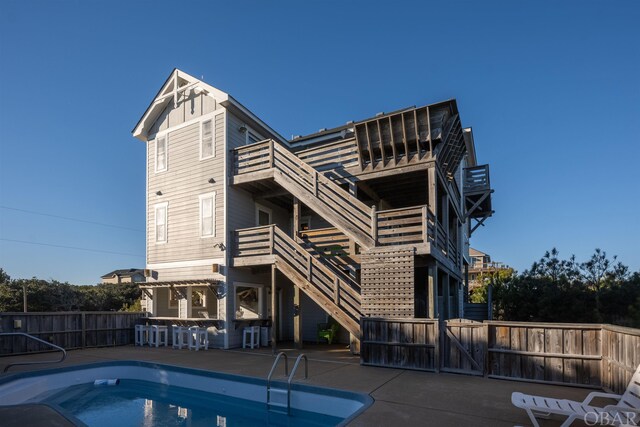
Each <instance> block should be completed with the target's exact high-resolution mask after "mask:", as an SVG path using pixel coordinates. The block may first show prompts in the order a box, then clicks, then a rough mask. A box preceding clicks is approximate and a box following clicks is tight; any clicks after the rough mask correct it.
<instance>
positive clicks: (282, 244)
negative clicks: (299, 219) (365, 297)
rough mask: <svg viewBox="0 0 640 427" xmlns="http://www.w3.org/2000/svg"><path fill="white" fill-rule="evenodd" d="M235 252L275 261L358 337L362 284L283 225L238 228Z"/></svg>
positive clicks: (250, 259)
mask: <svg viewBox="0 0 640 427" xmlns="http://www.w3.org/2000/svg"><path fill="white" fill-rule="evenodd" d="M233 251H234V252H233V255H234V257H236V258H240V257H242V258H247V259H246V261H247V263H248V264H253V265H257V264H267V263H268V264H275V266H276V268H277V269H278V270H280V272H282V273H283V274H284V275H285V276H287V278H288V279H289V280H291V281H292V282H293V284H294V285H295V286H297V287H299V288H300V289H301V290H302V291H303V292H305V293H306V294H307V295H308V296H309V297H310V298H311V299H312V300H313V301H314V302H315V303H316V304H318V305H319V306H320V307H322V308H323V309H324V310H325V311H326V312H327V313H329V314H330V315H331V316H332V317H333V318H334V319H335V320H336V322H338V323H339V324H340V325H342V327H344V328H345V329H346V330H348V331H349V332H350V333H351V334H353V335H354V336H356V337H357V336H359V334H360V317H361V316H362V311H361V298H360V286H359V285H358V283H356V282H355V281H354V280H352V279H351V278H350V277H349V276H347V275H344V274H338V273H337V272H336V271H334V268H333V267H332V266H331V265H330V264H329V263H328V261H326V260H325V259H324V258H322V257H316V256H314V255H313V254H312V253H311V252H309V251H308V250H307V249H305V248H304V247H302V246H301V245H300V244H298V243H297V242H295V241H294V240H293V239H292V238H290V237H289V236H287V235H286V233H285V232H284V231H282V230H281V229H280V228H279V227H277V226H275V225H267V226H263V227H253V228H245V229H240V230H236V231H235V238H234V242H233Z"/></svg>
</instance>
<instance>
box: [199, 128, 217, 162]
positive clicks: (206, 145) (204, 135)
mask: <svg viewBox="0 0 640 427" xmlns="http://www.w3.org/2000/svg"><path fill="white" fill-rule="evenodd" d="M214 155H215V152H214V147H213V121H212V120H211V119H209V120H205V121H204V122H202V124H201V126H200V160H204V159H209V158H211V157H213V156H214Z"/></svg>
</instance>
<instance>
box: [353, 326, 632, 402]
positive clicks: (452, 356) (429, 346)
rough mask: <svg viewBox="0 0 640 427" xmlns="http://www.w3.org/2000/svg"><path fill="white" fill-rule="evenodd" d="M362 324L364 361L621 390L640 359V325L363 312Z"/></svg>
mask: <svg viewBox="0 0 640 427" xmlns="http://www.w3.org/2000/svg"><path fill="white" fill-rule="evenodd" d="M361 331H362V337H361V338H362V340H361V353H360V355H361V356H360V357H361V363H362V364H363V365H372V366H387V367H394V368H405V369H418V370H425V371H444V372H455V373H465V374H473V375H485V376H488V377H491V378H500V379H512V380H523V381H530V382H541V383H550V384H562V385H574V386H582V387H594V388H605V389H608V390H612V391H614V392H616V393H620V392H622V391H624V390H625V388H626V386H627V384H628V382H629V380H630V379H631V376H632V375H633V373H634V371H635V370H636V368H637V367H638V365H639V364H640V330H638V329H631V328H623V327H619V326H613V325H601V324H569V323H530V322H498V321H485V322H483V323H480V322H473V321H469V320H464V319H455V320H448V321H444V322H439V321H438V320H424V319H378V318H363V319H362V320H361Z"/></svg>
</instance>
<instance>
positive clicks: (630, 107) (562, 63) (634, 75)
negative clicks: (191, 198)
mask: <svg viewBox="0 0 640 427" xmlns="http://www.w3.org/2000/svg"><path fill="white" fill-rule="evenodd" d="M638 22H640V2H638V1H637V0H627V1H623V0H616V1H587V0H580V1H562V2H559V1H518V2H514V1H483V2H478V1H467V2H463V1H451V2H443V1H429V2H426V1H425V2H418V1H416V2H406V1H394V2H375V1H362V2H360V1H346V2H345V1H322V2H320V1H317V2H312V1H310V2H280V1H272V2H258V1H255V2H251V1H237V2H208V1H207V2H205V1H203V2H194V1H185V2H167V1H121V2H116V1H109V2H107V1H91V2H84V1H55V2H51V1H30V0H27V1H16V0H3V1H2V2H0V267H1V268H4V269H5V270H6V271H7V272H8V273H9V274H10V275H11V276H12V277H15V278H19V277H24V278H29V277H32V276H37V277H40V278H45V279H48V278H54V279H57V280H61V281H69V282H71V283H76V284H90V283H96V282H98V281H99V277H100V276H101V275H102V274H104V273H107V272H108V271H110V270H112V269H116V268H128V267H143V266H144V253H145V248H144V245H145V243H144V231H143V230H144V221H145V218H144V191H145V183H144V180H145V173H144V161H145V160H144V145H143V143H141V142H139V141H138V140H136V139H134V138H133V137H132V136H131V133H130V131H131V129H132V128H133V126H134V125H135V124H136V122H137V120H138V119H139V117H140V116H141V115H142V113H143V112H144V110H145V108H146V107H147V105H148V103H149V102H150V101H151V99H152V97H153V96H154V95H155V94H156V92H157V90H158V89H159V87H160V85H161V84H162V83H163V82H164V80H165V79H166V77H167V76H168V74H169V73H170V72H171V70H172V69H173V68H174V67H178V68H180V69H183V70H184V71H186V72H188V73H190V74H192V75H194V76H197V77H204V80H205V81H207V82H208V83H210V84H211V85H213V86H216V87H218V88H220V89H222V90H224V91H226V92H228V93H230V94H232V95H233V96H234V97H235V98H236V99H238V100H239V101H240V102H242V103H243V104H245V105H246V106H247V107H249V108H250V109H251V110H253V111H254V112H255V113H256V114H257V115H258V116H260V117H261V118H262V119H263V120H264V121H266V122H267V123H269V124H270V125H271V126H272V127H273V128H275V129H276V130H278V131H279V132H280V133H281V134H283V135H285V136H287V137H290V136H291V135H293V134H306V133H311V132H314V131H317V130H318V129H320V128H325V127H333V126H337V125H340V124H343V123H345V122H346V121H348V120H358V119H362V118H366V117H369V116H372V115H374V114H375V113H377V112H379V111H392V110H395V109H398V108H402V107H406V106H410V105H424V104H428V103H432V102H436V101H440V100H443V99H448V98H457V100H458V107H459V109H460V113H461V118H462V122H463V125H464V126H472V127H473V130H474V136H475V141H476V148H477V152H478V158H479V161H480V162H481V163H490V165H491V180H492V185H493V187H494V188H495V190H496V192H495V193H494V199H493V200H494V208H495V210H496V214H495V216H494V217H493V218H491V219H490V220H488V221H487V226H486V227H484V228H481V229H480V230H479V231H477V232H476V233H475V235H474V238H473V241H472V244H473V245H474V246H475V247H477V248H478V249H481V250H484V251H486V252H489V253H491V254H492V255H493V257H494V259H496V260H501V261H504V262H507V263H509V264H511V265H512V266H514V267H516V268H517V269H519V270H522V269H524V268H527V267H529V266H530V264H531V262H533V261H535V260H537V259H538V258H539V257H540V256H542V254H543V253H544V251H545V250H547V249H550V248H552V247H554V246H555V247H557V248H558V249H559V250H560V253H561V255H562V256H569V255H571V254H576V256H577V257H578V259H584V258H586V257H587V256H589V255H590V254H591V253H592V252H593V250H594V248H596V247H600V248H602V249H604V250H606V251H607V252H608V253H609V254H617V255H618V256H619V259H620V260H621V261H622V262H623V263H625V264H627V265H629V266H630V267H631V268H632V269H633V270H638V269H640V251H639V250H638V242H640V189H639V185H638V175H637V169H638V168H637V165H638V159H639V158H640V144H639V139H640V26H638ZM16 209H20V210H16ZM25 211H29V212H25ZM30 212H38V213H41V214H46V215H40V214H34V213H30ZM61 217H64V218H61ZM66 218H73V219H78V220H82V221H86V222H80V221H75V220H70V219H66ZM114 226H117V227H114ZM24 242H32V243H38V244H29V243H24ZM42 244H46V245H56V246H44V245H42ZM58 246H64V247H58ZM71 248H84V249H91V250H92V251H88V250H78V249H71ZM99 251H101V252H99Z"/></svg>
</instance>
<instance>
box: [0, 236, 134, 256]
mask: <svg viewBox="0 0 640 427" xmlns="http://www.w3.org/2000/svg"><path fill="white" fill-rule="evenodd" d="M0 240H4V241H5V242H14V243H25V244H27V245H37V246H50V247H53V248H63V249H74V250H76V251H87V252H100V253H103V254H113V255H126V256H135V257H140V258H144V257H145V256H144V255H138V254H128V253H124V252H114V251H103V250H100V249H90V248H79V247H77V246H64V245H54V244H52V243H42V242H29V241H27V240H16V239H5V238H4V237H0Z"/></svg>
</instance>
